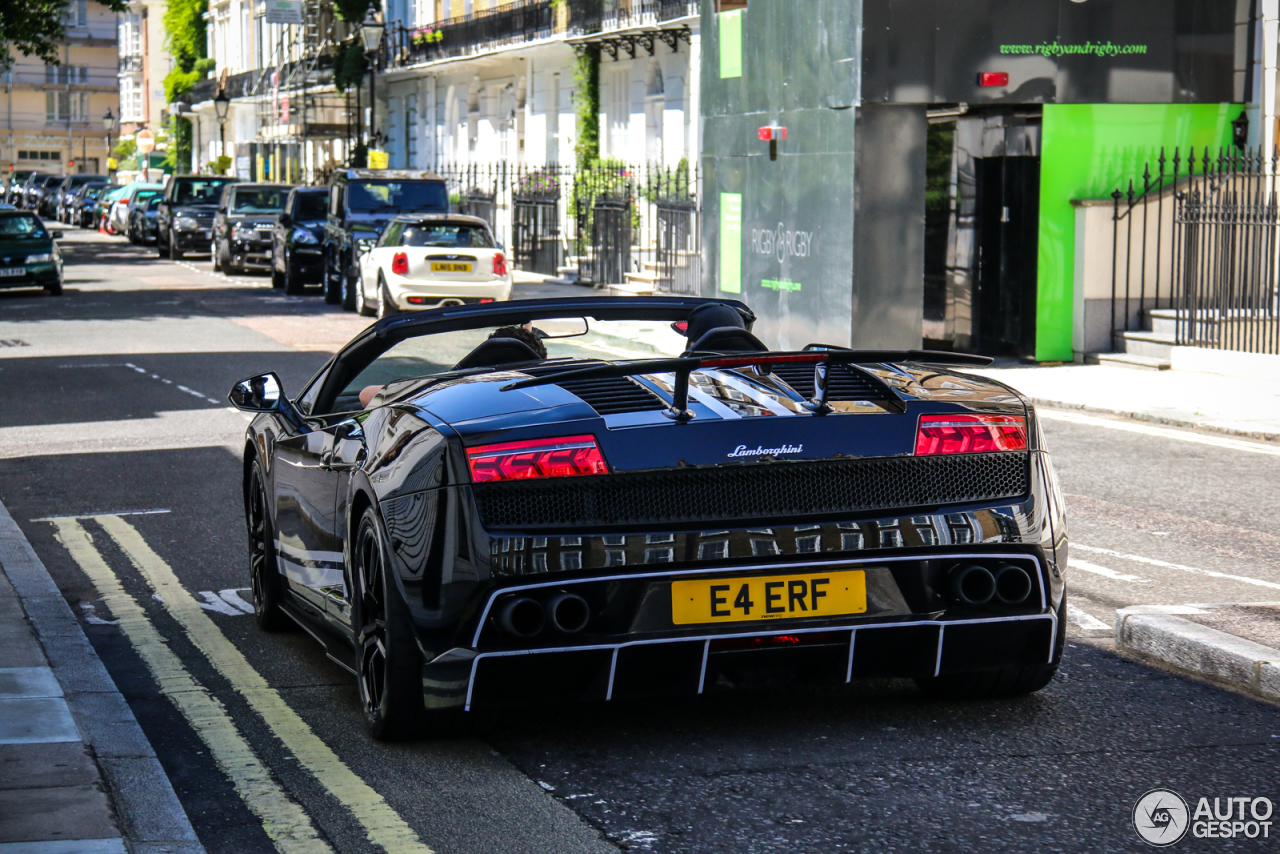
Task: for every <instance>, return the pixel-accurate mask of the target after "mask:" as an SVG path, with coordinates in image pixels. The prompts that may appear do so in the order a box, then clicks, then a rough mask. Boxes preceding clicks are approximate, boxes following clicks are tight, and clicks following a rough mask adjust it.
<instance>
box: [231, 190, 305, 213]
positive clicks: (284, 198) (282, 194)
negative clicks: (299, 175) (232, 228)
mask: <svg viewBox="0 0 1280 854" xmlns="http://www.w3.org/2000/svg"><path fill="white" fill-rule="evenodd" d="M230 186H231V190H230V192H229V193H228V198H227V214H228V215H230V216H279V215H280V214H281V213H283V212H284V209H285V205H286V203H287V202H288V201H289V191H290V190H291V189H292V188H291V187H277V186H274V185H263V184H242V183H234V184H231V185H230ZM241 193H243V194H245V195H246V196H247V195H249V194H250V193H276V194H278V197H279V199H280V207H278V208H275V209H271V210H252V211H247V210H238V209H237V208H236V204H237V199H239V197H240V194H241Z"/></svg>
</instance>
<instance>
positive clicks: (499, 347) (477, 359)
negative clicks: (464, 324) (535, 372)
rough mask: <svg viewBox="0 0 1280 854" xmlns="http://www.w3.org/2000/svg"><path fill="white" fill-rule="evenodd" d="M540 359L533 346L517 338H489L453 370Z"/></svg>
mask: <svg viewBox="0 0 1280 854" xmlns="http://www.w3.org/2000/svg"><path fill="white" fill-rule="evenodd" d="M541 359H542V357H541V356H539V355H538V354H537V353H535V352H533V348H532V347H530V346H529V345H528V344H526V343H524V342H523V341H521V340H519V339H518V338H489V339H487V340H485V341H482V342H480V345H479V346H478V347H476V348H475V349H474V350H472V351H471V352H470V353H468V354H467V355H466V356H465V357H464V358H463V359H462V361H461V362H459V363H458V364H456V365H454V366H453V370H455V371H461V370H465V369H467V368H491V367H493V366H494V365H510V364H514V363H516V362H537V361H540V360H541Z"/></svg>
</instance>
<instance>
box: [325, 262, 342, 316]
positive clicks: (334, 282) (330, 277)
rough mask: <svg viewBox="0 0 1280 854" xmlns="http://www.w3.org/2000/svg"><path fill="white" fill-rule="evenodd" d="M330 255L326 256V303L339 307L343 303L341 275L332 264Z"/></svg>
mask: <svg viewBox="0 0 1280 854" xmlns="http://www.w3.org/2000/svg"><path fill="white" fill-rule="evenodd" d="M332 260H333V259H332V257H331V255H330V253H328V252H326V253H325V254H324V301H325V302H327V303H328V304H329V305H337V304H338V303H340V302H342V282H341V281H339V278H338V277H339V274H338V271H337V269H335V265H334V264H332V263H331V262H332Z"/></svg>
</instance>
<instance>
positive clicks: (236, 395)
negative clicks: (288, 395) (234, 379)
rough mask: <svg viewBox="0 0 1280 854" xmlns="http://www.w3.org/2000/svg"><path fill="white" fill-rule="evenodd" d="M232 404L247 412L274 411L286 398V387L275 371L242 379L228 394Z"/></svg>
mask: <svg viewBox="0 0 1280 854" xmlns="http://www.w3.org/2000/svg"><path fill="white" fill-rule="evenodd" d="M227 399H228V400H230V401H231V405H232V406H234V407H235V408H236V409H240V410H243V411H245V412H274V411H275V410H277V409H279V408H280V401H281V400H284V388H283V387H282V386H281V385H280V378H279V377H278V376H276V375H275V373H274V372H272V373H267V374H259V375H258V376H256V377H248V378H247V379H243V380H240V382H238V383H236V384H235V385H234V386H232V388H231V394H229V395H227Z"/></svg>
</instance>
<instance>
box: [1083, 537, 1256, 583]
mask: <svg viewBox="0 0 1280 854" xmlns="http://www.w3.org/2000/svg"><path fill="white" fill-rule="evenodd" d="M1071 548H1073V549H1079V550H1080V551H1086V552H1092V553H1094V554H1100V555H1109V556H1110V557H1115V558H1120V559H1121V560H1131V561H1133V562H1134V563H1145V564H1147V565H1148V566H1158V567H1162V568H1163V569H1176V570H1179V571H1180V572H1190V573H1194V574H1196V575H1207V576H1208V577H1210V578H1225V579H1228V580H1229V581H1239V582H1240V583H1241V584H1252V585H1254V586H1255V587H1267V588H1270V589H1271V590H1280V584H1277V583H1276V582H1274V581H1263V580H1262V579H1261V578H1249V577H1248V576H1246V575H1231V574H1230V573H1226V572H1216V571H1215V570H1212V569H1200V568H1199V567H1196V566H1186V565H1185V564H1181V563H1170V562H1169V561H1167V560H1156V559H1155V558H1153V557H1143V556H1142V555H1131V554H1125V553H1124V552H1118V551H1115V550H1114V549H1103V548H1098V547H1097V546H1085V545H1081V544H1080V543H1072V544H1071Z"/></svg>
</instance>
